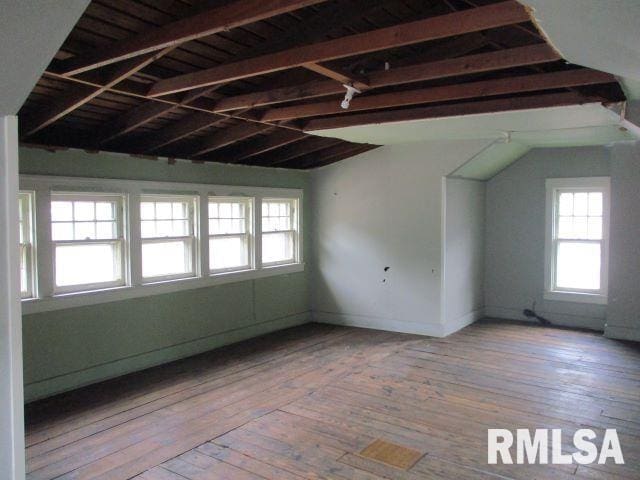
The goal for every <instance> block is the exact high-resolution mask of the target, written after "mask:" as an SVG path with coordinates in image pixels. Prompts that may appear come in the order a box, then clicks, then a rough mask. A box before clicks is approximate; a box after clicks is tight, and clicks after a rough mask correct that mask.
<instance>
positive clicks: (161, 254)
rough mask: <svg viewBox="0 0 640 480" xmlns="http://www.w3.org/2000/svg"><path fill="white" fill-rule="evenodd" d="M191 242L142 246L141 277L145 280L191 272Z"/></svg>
mask: <svg viewBox="0 0 640 480" xmlns="http://www.w3.org/2000/svg"><path fill="white" fill-rule="evenodd" d="M191 263H192V262H191V240H190V239H189V240H177V241H169V242H153V243H143V244H142V276H143V277H145V278H151V277H160V276H166V275H180V274H186V273H191V272H192V266H191Z"/></svg>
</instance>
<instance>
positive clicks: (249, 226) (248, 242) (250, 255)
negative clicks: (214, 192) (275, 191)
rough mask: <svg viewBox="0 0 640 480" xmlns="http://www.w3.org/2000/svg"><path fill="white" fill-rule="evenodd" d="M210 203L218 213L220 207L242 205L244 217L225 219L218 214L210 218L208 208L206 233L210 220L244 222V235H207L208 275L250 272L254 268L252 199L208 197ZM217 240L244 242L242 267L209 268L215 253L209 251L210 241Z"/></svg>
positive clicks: (208, 230)
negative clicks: (216, 208)
mask: <svg viewBox="0 0 640 480" xmlns="http://www.w3.org/2000/svg"><path fill="white" fill-rule="evenodd" d="M212 203H215V204H218V211H219V209H220V206H221V205H223V204H234V203H238V204H242V205H244V217H243V218H242V217H241V218H233V216H232V217H225V216H221V215H220V214H218V215H217V216H212V215H211V211H210V208H209V214H208V215H207V217H208V219H207V233H209V232H210V231H211V230H210V228H211V227H210V223H211V221H212V220H240V219H242V220H244V233H209V235H208V236H209V238H208V240H207V241H208V244H209V265H208V268H209V274H211V275H216V274H220V273H229V272H240V271H244V270H251V269H253V268H254V265H255V261H254V257H255V247H254V235H253V222H254V214H253V212H254V198H253V197H240V196H238V197H233V196H231V197H223V196H210V197H209V199H208V205H209V207H210V206H211V204H212ZM217 238H241V239H243V240H244V245H245V246H246V247H245V252H244V254H245V255H246V258H247V262H246V263H245V264H244V265H237V266H233V267H226V268H212V267H211V259H212V258H213V257H214V255H215V253H214V252H213V251H212V250H211V247H210V245H211V240H215V239H217Z"/></svg>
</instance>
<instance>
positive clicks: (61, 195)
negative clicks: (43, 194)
mask: <svg viewBox="0 0 640 480" xmlns="http://www.w3.org/2000/svg"><path fill="white" fill-rule="evenodd" d="M54 197H55V198H54ZM105 199H109V200H111V201H114V200H115V201H116V212H115V215H116V219H115V221H116V228H117V235H116V238H115V239H104V240H102V239H101V240H97V239H96V240H93V239H91V240H53V237H49V241H50V242H51V252H52V258H51V259H52V268H53V279H54V282H53V293H54V294H66V293H83V292H89V291H92V290H102V289H108V288H114V287H122V286H124V285H126V284H127V245H126V243H127V242H126V235H125V225H126V223H125V209H126V205H125V203H126V200H125V197H124V195H122V194H121V193H112V192H108V193H107V192H105V193H97V192H67V191H53V192H51V193H50V202H49V205H51V202H54V201H57V200H63V201H74V202H75V201H89V202H99V201H104V200H105ZM52 223H53V222H52V221H51V220H50V221H49V224H50V225H52ZM91 244H110V245H117V246H118V248H119V254H120V258H119V259H118V260H119V261H120V272H121V278H120V279H119V280H114V281H110V282H95V283H85V284H79V285H67V286H57V285H56V283H55V278H56V247H57V246H65V245H91Z"/></svg>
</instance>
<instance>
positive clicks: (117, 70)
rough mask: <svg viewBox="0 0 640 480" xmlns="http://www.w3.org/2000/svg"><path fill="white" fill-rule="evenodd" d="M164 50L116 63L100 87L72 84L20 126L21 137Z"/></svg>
mask: <svg viewBox="0 0 640 480" xmlns="http://www.w3.org/2000/svg"><path fill="white" fill-rule="evenodd" d="M166 52H167V50H164V51H160V52H156V53H155V54H148V55H143V56H141V57H137V58H134V59H131V60H128V61H126V62H123V63H121V64H119V65H116V66H115V67H114V68H113V69H112V70H111V71H110V72H107V73H105V74H104V75H103V76H102V77H103V78H102V82H101V83H103V86H101V87H93V86H90V85H74V86H72V87H70V88H69V89H68V90H67V91H66V92H65V93H63V94H62V95H61V96H60V97H59V98H58V100H57V101H56V104H55V105H53V106H51V107H48V108H46V109H44V110H42V111H41V112H40V114H39V115H38V116H36V117H33V118H29V119H27V121H26V122H25V125H24V126H23V128H22V136H23V138H24V137H28V136H31V135H33V134H34V133H36V132H38V131H40V130H42V129H43V128H45V127H47V126H49V125H51V124H52V123H53V122H55V121H57V120H60V119H61V118H62V117H64V116H65V115H68V114H69V113H71V112H73V111H74V110H76V109H77V108H80V107H81V106H82V105H84V104H86V103H88V102H90V101H91V100H93V99H94V98H96V97H97V96H98V95H100V94H102V93H104V92H105V91H107V90H108V89H110V88H111V87H113V86H114V85H116V84H118V83H120V82H121V81H122V80H124V79H125V78H127V77H129V76H131V75H133V74H134V73H136V72H138V71H140V70H142V69H143V68H144V67H146V66H147V65H149V64H150V63H152V62H153V61H154V60H157V59H158V58H159V57H160V56H162V55H164V54H165V53H166Z"/></svg>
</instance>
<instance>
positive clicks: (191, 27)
mask: <svg viewBox="0 0 640 480" xmlns="http://www.w3.org/2000/svg"><path fill="white" fill-rule="evenodd" d="M323 1H326V0H269V1H265V0H237V1H235V2H233V3H229V4H227V5H223V6H221V7H217V8H212V9H209V10H206V11H204V12H201V13H198V14H196V15H193V16H190V17H187V18H183V19H180V20H177V21H175V22H172V23H170V24H168V25H163V26H161V27H157V28H153V29H150V30H147V31H145V32H142V33H140V34H138V35H135V36H133V37H131V38H127V39H124V40H121V41H119V42H116V43H115V44H114V45H112V46H110V47H107V48H99V49H96V50H95V51H92V52H89V53H87V54H86V55H80V56H78V57H74V58H70V59H69V60H67V61H65V62H63V63H62V64H61V65H60V73H64V74H66V75H77V74H79V73H82V72H86V71H88V70H93V69H95V68H99V67H103V66H105V65H108V64H110V63H114V62H118V61H122V60H126V59H127V58H131V57H135V56H138V55H143V54H145V53H149V52H154V51H157V50H161V49H163V48H166V47H175V46H176V45H179V44H181V43H184V42H189V41H191V40H196V39H198V38H202V37H206V36H209V35H213V34H215V33H219V32H222V31H227V30H230V29H232V28H236V27H240V26H242V25H247V24H250V23H254V22H257V21H260V20H264V19H265V18H269V17H273V16H276V15H280V14H283V13H287V12H291V11H293V10H297V9H299V8H303V7H308V6H310V5H314V4H317V3H321V2H323Z"/></svg>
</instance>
